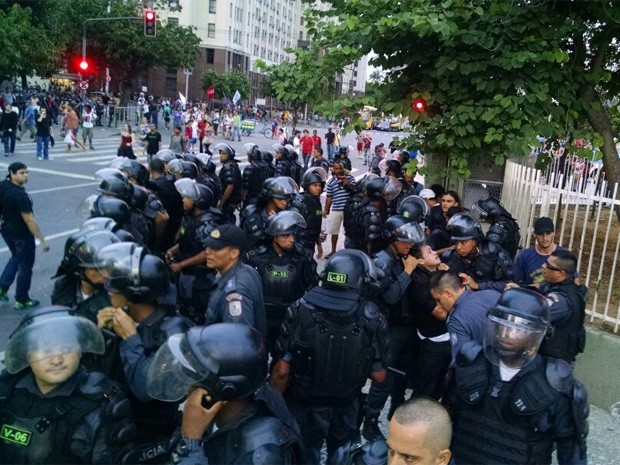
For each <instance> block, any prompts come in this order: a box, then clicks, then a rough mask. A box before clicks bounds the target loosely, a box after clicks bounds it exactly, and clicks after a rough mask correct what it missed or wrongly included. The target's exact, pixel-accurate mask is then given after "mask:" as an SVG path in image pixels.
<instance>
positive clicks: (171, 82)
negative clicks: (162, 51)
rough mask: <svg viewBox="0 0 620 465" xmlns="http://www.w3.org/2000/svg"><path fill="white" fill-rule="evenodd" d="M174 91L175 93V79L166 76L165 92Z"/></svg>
mask: <svg viewBox="0 0 620 465" xmlns="http://www.w3.org/2000/svg"><path fill="white" fill-rule="evenodd" d="M176 91H177V77H176V76H166V92H176Z"/></svg>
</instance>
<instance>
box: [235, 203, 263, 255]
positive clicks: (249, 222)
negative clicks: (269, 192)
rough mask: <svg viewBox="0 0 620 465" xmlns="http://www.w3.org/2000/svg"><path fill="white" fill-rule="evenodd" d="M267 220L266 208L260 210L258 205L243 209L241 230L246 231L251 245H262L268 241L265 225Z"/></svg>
mask: <svg viewBox="0 0 620 465" xmlns="http://www.w3.org/2000/svg"><path fill="white" fill-rule="evenodd" d="M267 219H268V217H267V213H266V212H265V209H264V208H260V209H259V208H258V207H257V206H256V205H248V206H247V207H246V208H244V209H243V213H242V217H241V228H242V229H243V230H244V231H245V233H246V235H247V238H248V242H249V243H250V245H252V246H254V245H257V244H262V243H264V242H265V241H266V239H267V235H266V234H265V223H266V222H267Z"/></svg>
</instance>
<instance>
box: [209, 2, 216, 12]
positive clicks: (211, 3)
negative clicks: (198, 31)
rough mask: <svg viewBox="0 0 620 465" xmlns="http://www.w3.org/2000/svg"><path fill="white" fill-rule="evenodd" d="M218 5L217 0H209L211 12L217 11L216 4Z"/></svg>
mask: <svg viewBox="0 0 620 465" xmlns="http://www.w3.org/2000/svg"><path fill="white" fill-rule="evenodd" d="M216 5H217V0H209V13H211V14H214V13H215V6H216Z"/></svg>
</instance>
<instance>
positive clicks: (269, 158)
mask: <svg viewBox="0 0 620 465" xmlns="http://www.w3.org/2000/svg"><path fill="white" fill-rule="evenodd" d="M260 154H261V160H260V162H259V164H260V166H262V167H263V168H264V169H265V171H266V172H267V173H268V174H269V176H267V177H268V178H273V177H274V176H277V173H276V167H275V166H274V164H273V153H271V152H269V151H268V150H261V151H260Z"/></svg>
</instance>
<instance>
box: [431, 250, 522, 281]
mask: <svg viewBox="0 0 620 465" xmlns="http://www.w3.org/2000/svg"><path fill="white" fill-rule="evenodd" d="M442 260H443V261H445V263H447V265H448V266H449V267H450V271H451V272H453V273H456V274H459V273H465V274H467V275H469V276H471V277H472V278H473V279H474V281H476V282H477V283H478V289H479V290H484V289H495V290H497V291H500V292H502V291H503V290H504V288H505V287H506V283H508V281H510V273H511V271H510V270H512V260H510V256H509V255H508V253H507V252H506V251H505V250H504V249H502V248H501V247H500V246H499V245H497V244H496V243H494V242H488V241H486V240H482V241H481V242H479V243H478V251H477V252H474V253H472V254H471V255H470V256H468V257H461V256H460V255H459V254H458V253H457V252H456V250H452V251H451V252H450V253H449V254H448V258H447V259H445V260H444V259H442Z"/></svg>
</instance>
